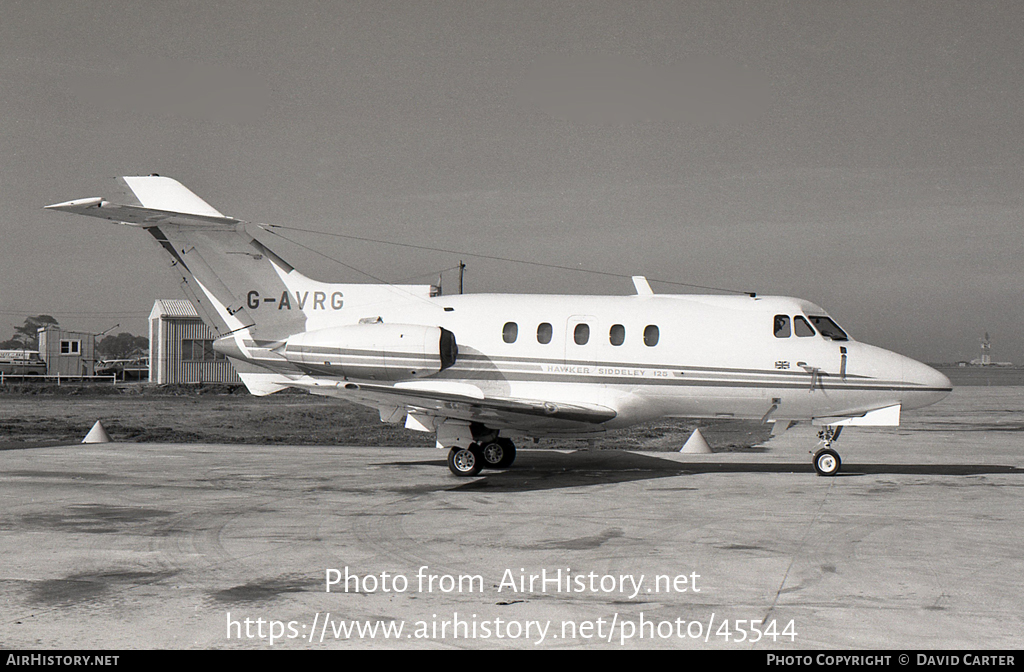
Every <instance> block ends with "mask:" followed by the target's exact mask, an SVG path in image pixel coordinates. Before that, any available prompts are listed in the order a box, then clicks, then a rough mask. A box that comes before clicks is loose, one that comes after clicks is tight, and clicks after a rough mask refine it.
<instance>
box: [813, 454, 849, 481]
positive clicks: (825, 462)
mask: <svg viewBox="0 0 1024 672" xmlns="http://www.w3.org/2000/svg"><path fill="white" fill-rule="evenodd" d="M840 466H842V460H840V459H839V453H837V452H836V451H834V450H832V449H831V448H823V449H822V450H819V451H818V452H816V453H815V454H814V470H815V471H817V472H818V475H819V476H835V475H836V473H838V471H839V467H840Z"/></svg>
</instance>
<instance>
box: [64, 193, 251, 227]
mask: <svg viewBox="0 0 1024 672" xmlns="http://www.w3.org/2000/svg"><path fill="white" fill-rule="evenodd" d="M46 209H47V210H60V211H61V212H70V213H73V214H76V215H87V216H89V217H99V218H100V219H106V220H109V221H111V222H122V223H124V224H130V225H132V226H141V227H148V226H164V225H167V224H176V225H178V226H195V227H202V228H207V229H208V228H223V229H233V228H234V227H235V226H236V225H237V224H239V220H237V219H232V218H231V217H224V216H223V215H200V214H195V213H187V212H175V211H171V210H157V209H155V208H143V207H140V206H137V205H118V204H117V203H111V202H110V201H105V200H103V199H102V198H80V199H78V200H75V201H67V202H66V203H56V204H54V205H48V206H46Z"/></svg>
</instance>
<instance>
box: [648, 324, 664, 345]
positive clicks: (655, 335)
mask: <svg viewBox="0 0 1024 672" xmlns="http://www.w3.org/2000/svg"><path fill="white" fill-rule="evenodd" d="M659 338H661V334H660V333H659V331H658V327H657V326H656V325H653V324H649V325H647V327H645V328H644V345H646V346H647V347H648V348H653V347H654V346H656V345H657V344H658V339H659Z"/></svg>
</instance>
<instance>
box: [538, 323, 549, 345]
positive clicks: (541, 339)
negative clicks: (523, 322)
mask: <svg viewBox="0 0 1024 672" xmlns="http://www.w3.org/2000/svg"><path fill="white" fill-rule="evenodd" d="M537 342H538V343H540V344H541V345H547V344H548V343H550V342H551V324H550V323H548V322H541V323H540V324H539V325H537Z"/></svg>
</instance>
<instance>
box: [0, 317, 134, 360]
mask: <svg viewBox="0 0 1024 672" xmlns="http://www.w3.org/2000/svg"><path fill="white" fill-rule="evenodd" d="M50 326H53V327H59V326H60V325H59V324H58V323H57V320H56V319H54V317H53V316H52V315H33V316H32V317H28V318H25V323H24V324H22V325H21V326H20V327H15V328H14V335H13V336H11V338H9V339H7V340H6V341H3V342H2V343H0V350H38V349H39V330H40V329H42V328H45V327H50ZM96 354H97V356H98V357H100V358H101V359H130V358H132V357H139V356H145V355H148V354H149V339H148V338H146V337H145V336H135V335H134V334H129V333H127V332H121V333H120V334H118V335H116V336H114V335H108V336H104V337H103V338H102V339H100V340H99V341H98V342H97V343H96Z"/></svg>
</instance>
